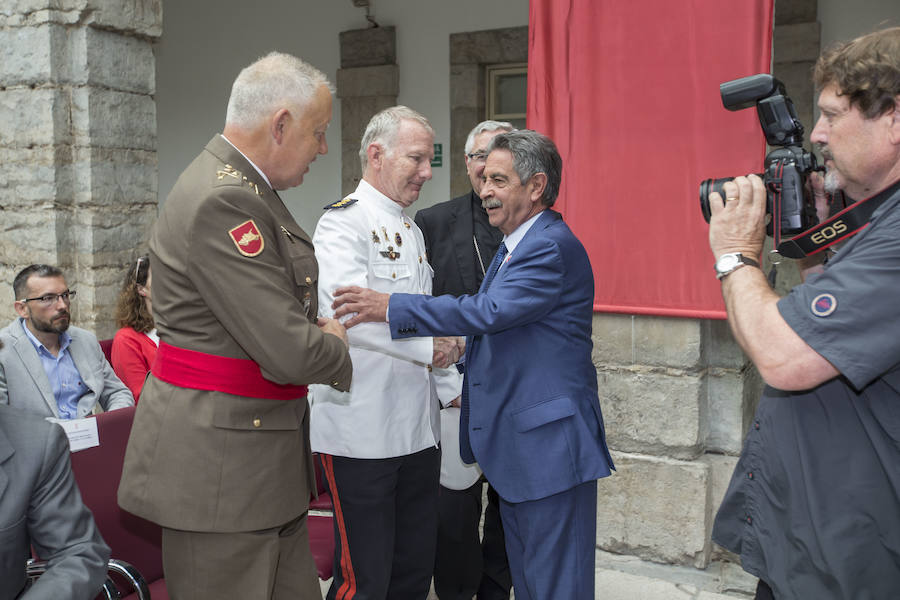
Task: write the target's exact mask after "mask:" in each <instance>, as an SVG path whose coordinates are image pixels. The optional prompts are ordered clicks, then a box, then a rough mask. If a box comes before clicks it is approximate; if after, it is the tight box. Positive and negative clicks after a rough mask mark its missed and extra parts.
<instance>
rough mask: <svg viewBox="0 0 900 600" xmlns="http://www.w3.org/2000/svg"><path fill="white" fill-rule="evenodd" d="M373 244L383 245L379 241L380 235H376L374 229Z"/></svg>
mask: <svg viewBox="0 0 900 600" xmlns="http://www.w3.org/2000/svg"><path fill="white" fill-rule="evenodd" d="M372 243H373V244H380V243H381V239H379V237H378V234H377V233H375V230H374V229H373V230H372Z"/></svg>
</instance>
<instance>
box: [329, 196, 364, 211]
mask: <svg viewBox="0 0 900 600" xmlns="http://www.w3.org/2000/svg"><path fill="white" fill-rule="evenodd" d="M357 202H359V200H358V199H356V198H351V197H350V196H347V197H346V198H344V199H343V200H338V201H337V202H333V203H331V204H329V205H328V206H325V207H323V208H324V209H325V210H328V209H329V208H347V207H348V206H350V205H351V204H355V203H357Z"/></svg>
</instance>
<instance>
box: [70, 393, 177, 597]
mask: <svg viewBox="0 0 900 600" xmlns="http://www.w3.org/2000/svg"><path fill="white" fill-rule="evenodd" d="M134 411H135V408H134V407H133V406H132V407H129V408H123V409H119V410H113V411H109V412H105V413H101V414H99V415H97V416H96V417H94V418H95V419H97V430H98V433H99V436H100V445H99V446H95V447H94V448H87V449H85V450H81V451H79V452H74V453H73V454H72V456H71V459H72V471H73V472H74V474H75V480H76V481H77V482H78V488H79V489H80V490H81V497H82V498H83V500H84V503H85V505H86V506H87V507H88V508H89V509H90V510H91V512H92V513H93V514H94V521H96V523H97V528H98V529H99V530H100V534H101V535H102V536H103V539H104V540H106V543H107V544H108V545H109V547H110V549H111V550H112V556H113V558H112V559H111V560H110V565H109V570H110V573H111V574H112V575H113V580H114V581H115V582H116V584H122V583H123V582H124V583H125V584H127V588H128V589H134V590H135V592H134V593H133V594H131V595H128V596H125V598H126V599H128V600H134V599H138V600H145V599H149V598H150V597H152V598H153V600H168V598H169V594H168V592H167V591H166V584H165V580H164V579H163V569H162V546H161V539H162V530H161V529H160V527H159V525H157V524H155V523H151V522H150V521H147V520H145V519H142V518H140V517H138V516H136V515H133V514H131V513H129V512H126V511H124V510H122V509H121V508H119V503H118V500H117V498H116V493H117V490H118V487H119V479H120V478H121V476H122V464H123V462H124V460H125V446H126V445H127V444H128V436H129V434H130V433H131V425H132V422H133V421H134ZM129 565H133V567H134V568H135V569H136V570H137V572H138V573H134V572H133V570H129V569H128V566H129ZM141 576H143V577H141Z"/></svg>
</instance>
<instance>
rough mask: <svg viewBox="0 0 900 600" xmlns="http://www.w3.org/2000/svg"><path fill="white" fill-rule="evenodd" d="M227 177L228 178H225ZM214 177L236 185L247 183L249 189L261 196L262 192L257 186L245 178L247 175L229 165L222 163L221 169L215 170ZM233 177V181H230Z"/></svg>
mask: <svg viewBox="0 0 900 600" xmlns="http://www.w3.org/2000/svg"><path fill="white" fill-rule="evenodd" d="M226 177H228V178H229V179H225V178H226ZM216 179H218V180H219V181H222V182H223V183H231V184H237V185H244V184H247V187H249V188H250V189H251V190H253V191H254V192H256V195H257V196H262V192H260V191H259V186H258V185H256V184H255V183H253V182H252V181H250V180H249V179H247V176H246V175H244V174H243V173H241V172H240V171H238V170H237V169H235V168H234V167H232V166H231V165H223V166H222V168H221V169H218V170H217V171H216ZM231 179H233V180H234V181H231Z"/></svg>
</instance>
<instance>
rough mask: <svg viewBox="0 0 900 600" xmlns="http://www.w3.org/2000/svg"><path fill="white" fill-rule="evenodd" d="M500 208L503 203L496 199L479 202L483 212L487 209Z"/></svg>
mask: <svg viewBox="0 0 900 600" xmlns="http://www.w3.org/2000/svg"><path fill="white" fill-rule="evenodd" d="M501 206H503V203H502V202H500V201H499V200H497V199H496V198H487V199H484V200H482V201H481V207H482V208H483V209H484V210H487V209H489V208H500V207H501Z"/></svg>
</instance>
